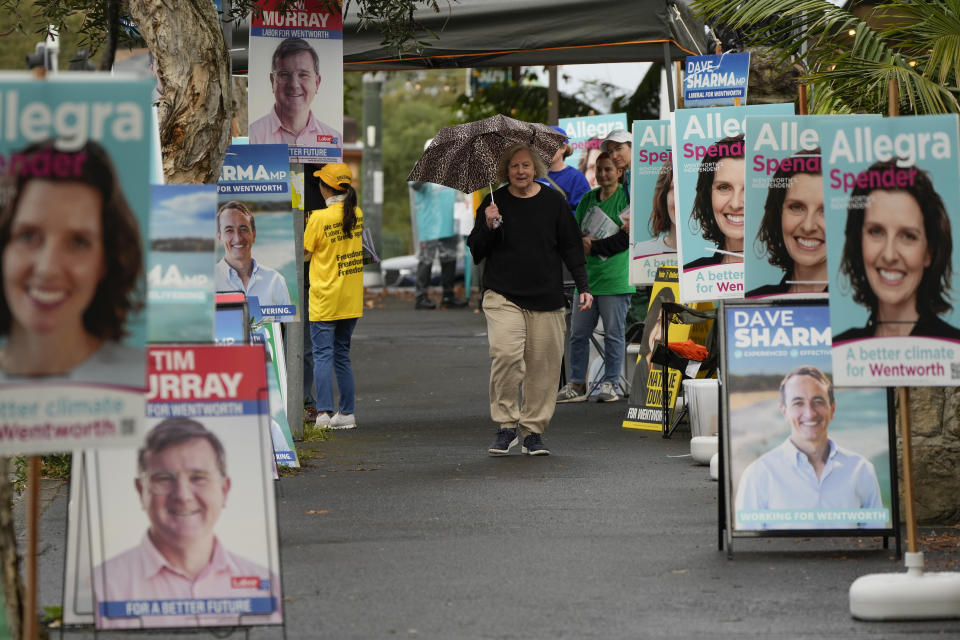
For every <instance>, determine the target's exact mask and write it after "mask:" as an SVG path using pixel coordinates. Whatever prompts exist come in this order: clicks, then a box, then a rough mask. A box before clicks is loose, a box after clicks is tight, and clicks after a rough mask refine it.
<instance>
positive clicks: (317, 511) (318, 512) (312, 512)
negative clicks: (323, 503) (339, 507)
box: [307, 509, 330, 515]
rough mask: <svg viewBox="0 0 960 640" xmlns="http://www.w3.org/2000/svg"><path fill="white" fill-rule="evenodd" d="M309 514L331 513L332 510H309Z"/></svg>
mask: <svg viewBox="0 0 960 640" xmlns="http://www.w3.org/2000/svg"><path fill="white" fill-rule="evenodd" d="M307 513H309V514H310V515H318V514H323V513H330V509H307Z"/></svg>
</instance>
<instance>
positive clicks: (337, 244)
mask: <svg viewBox="0 0 960 640" xmlns="http://www.w3.org/2000/svg"><path fill="white" fill-rule="evenodd" d="M313 176H314V177H316V178H319V179H320V182H319V187H320V194H321V195H322V196H323V200H324V202H326V204H327V206H326V208H325V209H319V210H317V211H311V212H310V217H309V219H308V221H307V229H306V231H304V233H303V248H304V251H305V252H308V253H310V254H312V255H311V256H310V338H311V341H312V342H313V378H314V383H315V384H316V390H317V399H316V402H317V406H316V409H317V426H321V427H329V428H331V429H353V428H354V427H356V426H357V420H356V417H355V416H354V381H353V366H352V364H351V362H350V338H351V336H352V335H353V330H354V328H356V326H357V320H359V319H360V317H361V316H362V315H363V240H362V237H361V231H362V230H363V212H362V211H361V210H360V207H358V206H357V192H356V191H354V190H353V187H352V186H351V184H352V182H353V174H352V173H351V171H350V167H348V166H347V165H345V164H327V165H324V166H323V167H322V168H320V169H318V170H317V171H314V172H313ZM331 370H333V371H335V372H336V376H337V389H338V390H339V392H340V401H339V404H338V411H337V413H336V414H334V413H333V377H332V376H331Z"/></svg>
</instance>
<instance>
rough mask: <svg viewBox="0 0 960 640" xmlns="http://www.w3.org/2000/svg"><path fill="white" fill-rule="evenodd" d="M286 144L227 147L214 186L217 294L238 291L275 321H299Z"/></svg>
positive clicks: (295, 256)
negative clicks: (215, 188)
mask: <svg viewBox="0 0 960 640" xmlns="http://www.w3.org/2000/svg"><path fill="white" fill-rule="evenodd" d="M286 154H287V151H286V145H282V144H271V145H252V144H251V145H230V146H229V147H228V148H227V154H226V157H224V159H223V167H222V168H221V170H220V178H219V180H218V182H217V194H218V196H217V197H218V202H219V206H218V208H217V222H216V225H214V228H215V229H216V241H217V255H216V257H217V263H216V270H215V274H216V289H217V292H218V293H219V292H227V291H243V292H244V293H245V294H246V296H247V297H248V298H249V297H256V298H257V299H258V300H259V303H260V307H261V311H262V312H263V315H264V316H266V317H268V318H270V319H271V320H276V321H278V322H294V321H296V320H298V319H299V318H300V312H299V309H300V288H299V287H298V286H297V254H298V252H297V250H296V240H295V234H294V228H293V225H294V217H293V204H292V202H293V201H292V196H291V190H290V163H289V162H288V161H287V157H286Z"/></svg>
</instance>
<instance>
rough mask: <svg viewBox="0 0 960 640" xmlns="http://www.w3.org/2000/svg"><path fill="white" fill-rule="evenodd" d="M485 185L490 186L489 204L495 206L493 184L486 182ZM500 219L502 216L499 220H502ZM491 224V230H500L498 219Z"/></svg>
mask: <svg viewBox="0 0 960 640" xmlns="http://www.w3.org/2000/svg"><path fill="white" fill-rule="evenodd" d="M487 184H488V185H490V202H491V203H493V204H497V201H496V200H494V199H493V183H492V182H488V183H487ZM502 217H503V216H501V218H502ZM492 224H493V228H494V229H499V228H500V224H501V223H500V219H497V220H494V221H493V223H492Z"/></svg>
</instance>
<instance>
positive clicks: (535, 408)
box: [483, 289, 566, 440]
mask: <svg viewBox="0 0 960 640" xmlns="http://www.w3.org/2000/svg"><path fill="white" fill-rule="evenodd" d="M483 313H484V315H485V316H486V319H487V339H488V340H489V341H490V361H491V362H490V417H491V418H493V421H494V422H496V423H498V424H499V425H500V427H501V428H502V429H513V428H515V427H519V429H520V431H519V433H518V435H519V436H520V438H521V440H522V439H523V438H524V437H525V436H527V435H529V434H531V433H543V432H544V431H545V430H546V428H547V425H548V424H549V423H550V418H552V417H553V411H554V409H556V406H557V386H558V385H559V383H560V365H561V363H562V362H563V338H564V335H565V329H566V322H565V320H564V310H563V309H562V308H561V309H557V310H556V311H528V310H526V309H522V308H520V307H518V306H517V305H515V304H514V303H512V302H510V301H509V300H507V299H506V298H505V297H503V296H502V295H500V294H499V293H497V292H495V291H490V290H489V289H488V290H487V291H485V292H484V294H483Z"/></svg>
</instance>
